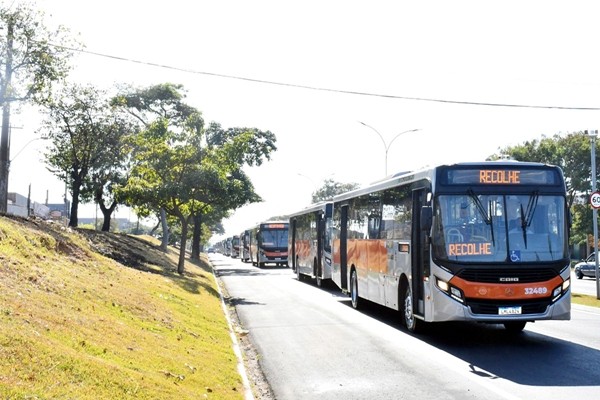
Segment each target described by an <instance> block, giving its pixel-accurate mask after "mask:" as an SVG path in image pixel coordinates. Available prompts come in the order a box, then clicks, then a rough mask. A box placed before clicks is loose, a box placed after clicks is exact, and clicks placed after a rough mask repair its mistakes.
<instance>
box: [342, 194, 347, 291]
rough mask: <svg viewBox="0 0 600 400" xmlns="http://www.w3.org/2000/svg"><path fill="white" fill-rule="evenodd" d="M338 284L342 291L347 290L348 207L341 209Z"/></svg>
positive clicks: (344, 206)
mask: <svg viewBox="0 0 600 400" xmlns="http://www.w3.org/2000/svg"><path fill="white" fill-rule="evenodd" d="M340 283H341V289H342V290H343V291H347V290H348V205H347V204H345V205H343V206H342V209H341V223H340Z"/></svg>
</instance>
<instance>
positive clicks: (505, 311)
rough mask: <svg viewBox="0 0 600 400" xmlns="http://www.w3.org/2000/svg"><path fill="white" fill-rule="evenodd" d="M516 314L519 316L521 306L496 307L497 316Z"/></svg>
mask: <svg viewBox="0 0 600 400" xmlns="http://www.w3.org/2000/svg"><path fill="white" fill-rule="evenodd" d="M516 314H521V306H516V307H498V315H516Z"/></svg>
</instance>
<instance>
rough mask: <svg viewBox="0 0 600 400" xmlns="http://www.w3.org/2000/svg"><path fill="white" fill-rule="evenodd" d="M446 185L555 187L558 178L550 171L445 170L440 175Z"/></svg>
mask: <svg viewBox="0 0 600 400" xmlns="http://www.w3.org/2000/svg"><path fill="white" fill-rule="evenodd" d="M442 182H443V183H444V184H446V185H511V186H518V185H556V184H557V183H558V182H559V178H558V177H557V175H556V171H555V170H551V169H545V170H540V169H535V170H533V169H531V170H529V169H514V168H512V169H511V168H504V169H493V168H485V169H481V168H461V169H446V170H445V171H444V173H443V175H442Z"/></svg>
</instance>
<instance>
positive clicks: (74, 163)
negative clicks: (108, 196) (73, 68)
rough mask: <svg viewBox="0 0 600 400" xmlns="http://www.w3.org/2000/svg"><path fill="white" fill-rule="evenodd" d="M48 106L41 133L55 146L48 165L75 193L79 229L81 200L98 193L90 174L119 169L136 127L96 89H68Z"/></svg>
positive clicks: (73, 219) (73, 218)
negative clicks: (125, 145) (125, 143)
mask: <svg viewBox="0 0 600 400" xmlns="http://www.w3.org/2000/svg"><path fill="white" fill-rule="evenodd" d="M45 104H46V107H47V108H46V113H47V118H46V119H45V120H44V122H43V124H42V127H41V131H42V135H43V136H42V137H43V138H44V139H47V140H49V141H50V142H51V146H50V147H49V148H48V149H47V152H46V154H45V162H46V164H47V168H48V170H49V171H50V172H52V173H54V174H55V175H56V176H58V177H59V178H60V179H61V180H63V181H64V182H65V183H66V184H67V186H68V188H69V189H70V191H71V197H72V204H71V212H70V219H69V226H72V227H76V226H77V218H78V207H79V202H80V201H81V200H83V201H85V200H90V199H91V198H92V196H93V195H94V192H93V190H92V188H93V184H92V182H91V178H92V177H91V176H90V173H91V172H95V173H96V174H100V173H101V171H114V170H115V169H118V168H119V165H118V162H119V161H118V156H119V155H121V154H123V148H122V147H123V137H124V136H125V135H127V134H128V133H129V132H130V129H131V127H130V124H129V123H128V122H127V120H124V119H123V118H121V117H120V114H118V113H114V112H112V110H111V108H110V106H109V103H108V100H107V97H106V93H105V92H104V91H102V90H99V89H97V88H94V87H93V86H90V85H88V86H80V85H73V86H68V87H64V88H63V89H62V90H61V91H60V92H59V93H57V94H56V95H55V96H53V97H52V98H50V99H48V100H47V101H46V103H45ZM86 183H87V184H86Z"/></svg>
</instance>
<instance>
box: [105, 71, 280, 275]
mask: <svg viewBox="0 0 600 400" xmlns="http://www.w3.org/2000/svg"><path fill="white" fill-rule="evenodd" d="M184 97H185V96H184V92H183V88H182V86H181V85H173V84H168V83H167V84H162V85H156V86H152V87H150V88H147V89H142V90H137V91H133V92H131V93H127V94H125V95H122V96H119V97H118V98H115V99H114V103H115V104H120V105H121V106H122V107H125V108H127V109H128V111H129V112H130V113H131V115H133V116H135V117H136V118H137V119H138V120H139V121H140V122H142V123H143V124H144V126H145V128H144V129H143V130H142V131H140V133H139V134H138V139H137V141H136V150H135V152H134V166H133V168H132V173H131V177H130V179H129V181H128V184H127V186H126V187H125V188H124V191H125V192H126V193H127V197H128V199H129V202H130V203H132V204H135V205H136V206H138V207H145V208H146V209H160V208H163V209H165V210H166V212H167V213H168V214H170V215H173V216H176V217H177V218H178V219H179V222H180V225H181V248H180V254H179V263H178V268H177V269H178V272H179V273H180V274H183V272H184V265H185V248H186V240H187V234H188V225H189V223H190V222H192V221H193V218H194V217H195V216H197V215H203V214H204V213H207V212H210V211H211V210H212V209H213V208H215V207H216V206H219V207H222V208H223V209H231V208H236V207H239V206H241V205H244V204H246V203H247V202H251V201H257V200H258V199H259V197H258V196H257V195H256V194H255V193H254V189H253V187H252V184H251V182H250V180H249V179H248V178H247V176H246V175H245V174H244V173H243V171H242V170H241V165H243V164H244V163H245V164H249V165H254V164H257V163H260V162H262V159H263V157H268V154H269V152H268V151H266V150H264V147H263V145H262V140H261V137H260V134H258V133H257V130H253V129H238V130H237V131H236V132H233V131H229V130H222V129H214V130H213V131H211V132H212V133H213V134H214V135H212V136H210V139H211V140H212V142H210V140H209V136H208V135H206V136H205V135H204V130H203V122H204V121H203V119H202V116H201V113H200V112H199V111H197V110H196V109H194V108H193V107H190V106H188V105H187V104H185V103H184V101H183V100H184ZM264 136H265V137H268V138H269V140H272V141H273V142H274V135H273V134H272V133H270V132H269V133H268V134H265V135H264ZM209 142H210V143H209ZM267 147H268V148H269V149H270V148H271V147H270V146H267ZM272 147H273V148H274V146H272ZM257 148H258V149H257Z"/></svg>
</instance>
